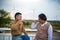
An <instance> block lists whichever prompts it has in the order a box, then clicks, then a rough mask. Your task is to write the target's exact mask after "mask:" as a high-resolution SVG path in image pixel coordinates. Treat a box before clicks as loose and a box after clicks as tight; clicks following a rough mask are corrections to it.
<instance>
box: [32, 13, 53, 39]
mask: <svg viewBox="0 0 60 40" xmlns="http://www.w3.org/2000/svg"><path fill="white" fill-rule="evenodd" d="M38 18H39V22H38V23H37V24H35V22H34V21H33V23H32V26H31V28H32V29H35V28H36V29H37V34H36V37H35V39H34V40H52V32H53V31H52V26H51V24H50V23H48V22H47V17H46V15H45V14H43V13H42V14H39V16H38Z"/></svg>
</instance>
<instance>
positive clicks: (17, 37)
mask: <svg viewBox="0 0 60 40" xmlns="http://www.w3.org/2000/svg"><path fill="white" fill-rule="evenodd" d="M10 27H11V34H12V40H22V37H21V35H22V33H24V34H25V35H27V32H26V31H25V28H24V27H23V21H22V14H21V13H19V12H17V13H16V14H15V20H14V21H12V22H11V23H10Z"/></svg>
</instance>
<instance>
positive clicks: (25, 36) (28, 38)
mask: <svg viewBox="0 0 60 40" xmlns="http://www.w3.org/2000/svg"><path fill="white" fill-rule="evenodd" d="M21 37H22V39H23V40H30V37H29V36H28V35H22V36H21Z"/></svg>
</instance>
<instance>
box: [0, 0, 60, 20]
mask: <svg viewBox="0 0 60 40" xmlns="http://www.w3.org/2000/svg"><path fill="white" fill-rule="evenodd" d="M0 9H4V10H6V11H8V12H10V14H11V15H10V16H11V18H12V19H14V15H15V13H16V12H20V13H22V17H23V19H26V20H34V19H35V20H36V19H38V15H39V14H41V13H44V14H45V15H46V16H47V19H48V20H60V0H0Z"/></svg>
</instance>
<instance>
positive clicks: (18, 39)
mask: <svg viewBox="0 0 60 40" xmlns="http://www.w3.org/2000/svg"><path fill="white" fill-rule="evenodd" d="M12 40H22V38H21V35H12Z"/></svg>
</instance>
